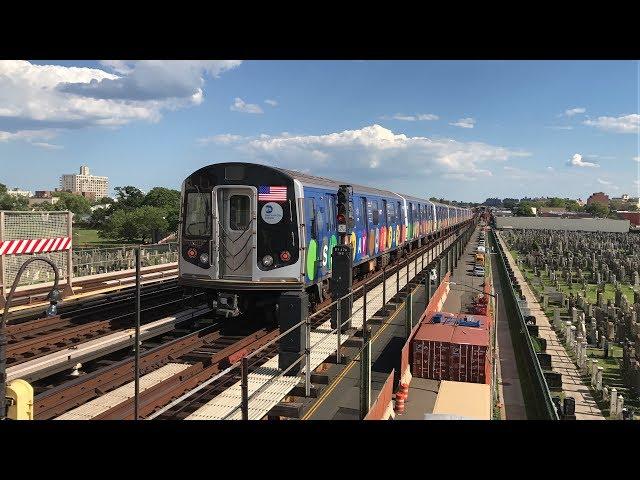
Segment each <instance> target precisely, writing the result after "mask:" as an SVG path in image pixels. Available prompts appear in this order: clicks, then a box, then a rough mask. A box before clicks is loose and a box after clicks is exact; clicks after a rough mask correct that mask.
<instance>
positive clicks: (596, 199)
mask: <svg viewBox="0 0 640 480" xmlns="http://www.w3.org/2000/svg"><path fill="white" fill-rule="evenodd" d="M592 203H601V204H602V205H609V195H607V194H605V193H604V192H596V193H592V194H591V196H590V197H589V198H587V205H591V204H592Z"/></svg>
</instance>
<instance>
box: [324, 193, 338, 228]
mask: <svg viewBox="0 0 640 480" xmlns="http://www.w3.org/2000/svg"><path fill="white" fill-rule="evenodd" d="M324 198H325V210H326V212H327V232H333V231H335V229H336V197H335V196H334V195H325V196H324Z"/></svg>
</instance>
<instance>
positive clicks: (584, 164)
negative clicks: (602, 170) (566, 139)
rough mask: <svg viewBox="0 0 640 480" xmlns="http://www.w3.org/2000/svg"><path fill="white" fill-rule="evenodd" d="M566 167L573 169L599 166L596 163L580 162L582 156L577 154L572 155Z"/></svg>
mask: <svg viewBox="0 0 640 480" xmlns="http://www.w3.org/2000/svg"><path fill="white" fill-rule="evenodd" d="M567 165H569V166H573V167H589V168H596V167H599V166H600V165H598V164H597V163H591V162H585V161H584V160H582V155H580V154H579V153H576V154H574V155H573V158H572V159H571V160H569V161H568V162H567Z"/></svg>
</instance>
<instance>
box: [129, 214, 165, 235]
mask: <svg viewBox="0 0 640 480" xmlns="http://www.w3.org/2000/svg"><path fill="white" fill-rule="evenodd" d="M131 215H132V216H133V218H134V220H135V222H136V224H137V225H138V228H139V235H140V238H141V239H142V241H143V242H145V241H146V240H149V241H152V239H153V234H154V233H155V232H166V231H167V227H168V223H167V220H166V215H167V214H166V211H165V210H164V209H162V208H158V207H150V206H148V205H145V206H144V207H140V208H137V209H135V210H134V211H133V212H131Z"/></svg>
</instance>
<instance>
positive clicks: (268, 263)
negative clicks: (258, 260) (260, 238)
mask: <svg viewBox="0 0 640 480" xmlns="http://www.w3.org/2000/svg"><path fill="white" fill-rule="evenodd" d="M262 265H264V266H265V267H270V266H271V265H273V257H272V256H271V255H265V256H264V257H262Z"/></svg>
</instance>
